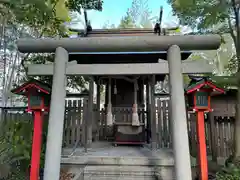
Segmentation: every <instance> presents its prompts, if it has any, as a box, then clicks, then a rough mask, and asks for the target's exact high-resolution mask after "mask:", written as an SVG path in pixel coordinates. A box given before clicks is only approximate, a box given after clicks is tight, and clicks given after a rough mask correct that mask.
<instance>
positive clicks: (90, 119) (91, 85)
mask: <svg viewBox="0 0 240 180" xmlns="http://www.w3.org/2000/svg"><path fill="white" fill-rule="evenodd" d="M93 88H94V81H93V79H92V77H91V78H90V81H89V97H88V119H87V122H86V123H87V125H88V127H87V131H88V133H87V146H88V147H91V145H92V124H93Z"/></svg>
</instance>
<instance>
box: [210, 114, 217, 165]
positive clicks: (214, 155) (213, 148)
mask: <svg viewBox="0 0 240 180" xmlns="http://www.w3.org/2000/svg"><path fill="white" fill-rule="evenodd" d="M208 118H209V122H210V138H211V151H212V160H213V161H214V162H217V156H218V154H217V144H216V139H215V138H216V134H215V133H216V130H215V121H214V114H213V112H209V115H208Z"/></svg>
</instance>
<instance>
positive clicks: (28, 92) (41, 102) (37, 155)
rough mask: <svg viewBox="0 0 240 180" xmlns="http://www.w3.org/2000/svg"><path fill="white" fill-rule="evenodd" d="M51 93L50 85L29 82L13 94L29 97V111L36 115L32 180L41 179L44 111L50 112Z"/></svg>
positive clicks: (34, 81)
mask: <svg viewBox="0 0 240 180" xmlns="http://www.w3.org/2000/svg"><path fill="white" fill-rule="evenodd" d="M50 92H51V88H50V87H49V85H48V84H45V83H41V82H39V81H37V80H31V81H28V82H27V83H25V84H23V85H22V86H20V87H18V88H16V89H13V90H12V93H15V94H19V95H24V96H27V98H28V108H27V111H28V112H32V113H33V114H34V126H33V138H32V157H31V168H30V180H38V179H39V169H40V159H41V144H42V129H43V115H44V111H49V103H50Z"/></svg>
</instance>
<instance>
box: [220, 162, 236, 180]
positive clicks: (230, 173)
mask: <svg viewBox="0 0 240 180" xmlns="http://www.w3.org/2000/svg"><path fill="white" fill-rule="evenodd" d="M227 161H229V160H227ZM216 179H217V180H239V179H240V161H239V160H233V161H229V162H228V163H225V167H224V168H223V169H222V170H221V171H220V172H218V173H217V174H216Z"/></svg>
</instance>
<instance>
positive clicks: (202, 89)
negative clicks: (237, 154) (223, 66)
mask: <svg viewBox="0 0 240 180" xmlns="http://www.w3.org/2000/svg"><path fill="white" fill-rule="evenodd" d="M224 92H225V91H224V90H223V89H221V88H218V87H217V86H216V85H214V84H213V83H212V82H211V81H210V80H209V79H208V78H206V77H194V78H193V77H192V81H191V82H190V84H189V86H188V88H187V90H186V95H187V98H188V107H189V110H192V111H193V112H196V113H197V127H196V129H197V141H198V142H197V144H198V164H199V175H200V180H208V160H207V146H206V136H205V118H204V113H205V112H211V111H212V109H211V106H210V101H211V96H212V95H216V94H221V93H224Z"/></svg>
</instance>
